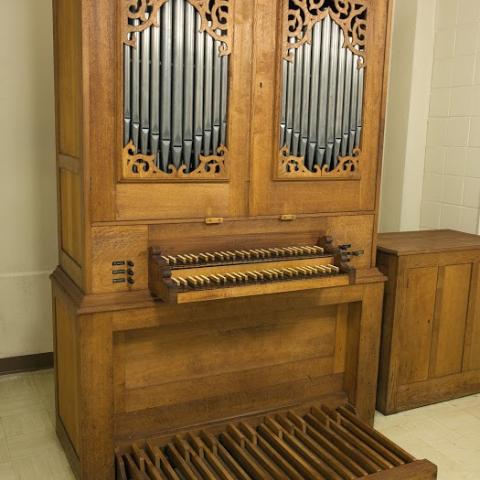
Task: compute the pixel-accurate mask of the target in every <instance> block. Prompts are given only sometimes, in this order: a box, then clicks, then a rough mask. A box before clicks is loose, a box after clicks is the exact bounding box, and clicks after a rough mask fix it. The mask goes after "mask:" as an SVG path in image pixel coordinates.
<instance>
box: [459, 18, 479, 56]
mask: <svg viewBox="0 0 480 480" xmlns="http://www.w3.org/2000/svg"><path fill="white" fill-rule="evenodd" d="M477 42H478V24H477V23H470V24H468V25H460V26H459V27H457V29H456V31H455V53H454V55H455V56H460V55H473V54H474V53H475V52H476V51H477Z"/></svg>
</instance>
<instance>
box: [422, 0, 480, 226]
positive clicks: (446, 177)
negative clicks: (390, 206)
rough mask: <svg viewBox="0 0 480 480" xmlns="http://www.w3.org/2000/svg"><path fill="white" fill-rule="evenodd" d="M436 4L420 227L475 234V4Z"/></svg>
mask: <svg viewBox="0 0 480 480" xmlns="http://www.w3.org/2000/svg"><path fill="white" fill-rule="evenodd" d="M437 1H438V6H437V15H436V20H435V29H436V32H435V53H434V55H435V61H434V68H433V77H432V83H431V95H430V114H429V120H428V141H427V143H428V147H427V150H426V160H425V178H424V185H423V202H422V214H421V227H422V228H454V229H458V230H462V231H466V232H471V233H476V232H477V229H478V217H479V209H480V1H479V0H437Z"/></svg>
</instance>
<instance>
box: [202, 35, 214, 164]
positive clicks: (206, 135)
mask: <svg viewBox="0 0 480 480" xmlns="http://www.w3.org/2000/svg"><path fill="white" fill-rule="evenodd" d="M212 69H213V39H212V37H211V36H210V35H205V78H204V85H203V154H204V155H205V154H208V152H210V151H211V147H212V105H213V101H212V100H213V98H212V86H213V71H212Z"/></svg>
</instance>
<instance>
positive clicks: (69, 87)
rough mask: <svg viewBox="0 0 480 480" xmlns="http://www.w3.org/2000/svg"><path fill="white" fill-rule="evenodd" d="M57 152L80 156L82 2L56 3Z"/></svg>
mask: <svg viewBox="0 0 480 480" xmlns="http://www.w3.org/2000/svg"><path fill="white" fill-rule="evenodd" d="M53 5H54V15H55V52H56V53H55V83H56V85H55V86H56V104H57V108H56V110H57V144H58V152H59V153H61V154H64V155H69V156H71V157H77V158H78V157H80V155H81V135H82V129H81V107H82V87H81V77H82V65H81V51H82V50H81V43H80V42H81V38H80V28H81V23H80V21H81V11H80V5H81V3H80V2H78V1H75V0H54V2H53Z"/></svg>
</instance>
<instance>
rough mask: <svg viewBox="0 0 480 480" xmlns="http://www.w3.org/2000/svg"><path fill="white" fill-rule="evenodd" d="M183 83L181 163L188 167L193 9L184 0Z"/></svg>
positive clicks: (193, 26)
mask: <svg viewBox="0 0 480 480" xmlns="http://www.w3.org/2000/svg"><path fill="white" fill-rule="evenodd" d="M184 8H185V75H184V79H185V85H184V99H183V100H184V101H183V152H182V163H183V164H184V165H186V167H187V170H189V169H190V165H191V157H192V148H193V89H194V69H195V9H194V7H193V6H192V5H191V4H190V3H188V2H185V5H184Z"/></svg>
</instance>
